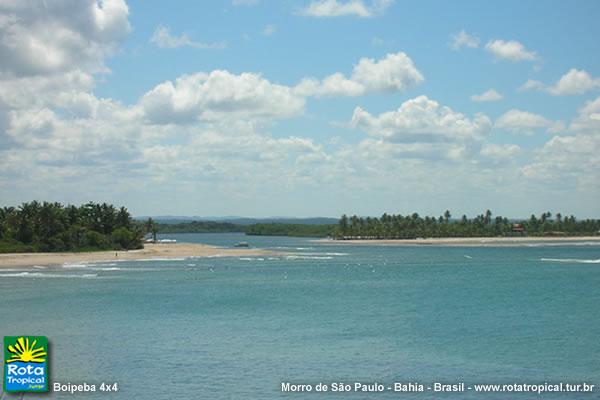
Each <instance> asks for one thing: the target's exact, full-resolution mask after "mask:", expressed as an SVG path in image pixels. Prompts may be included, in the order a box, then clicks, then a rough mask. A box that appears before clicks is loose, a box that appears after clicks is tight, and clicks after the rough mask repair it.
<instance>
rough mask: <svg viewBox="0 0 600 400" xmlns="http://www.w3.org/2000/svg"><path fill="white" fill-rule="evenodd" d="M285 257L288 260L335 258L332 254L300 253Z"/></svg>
mask: <svg viewBox="0 0 600 400" xmlns="http://www.w3.org/2000/svg"><path fill="white" fill-rule="evenodd" d="M285 258H286V259H287V260H332V259H333V257H332V256H300V255H294V256H286V257H285Z"/></svg>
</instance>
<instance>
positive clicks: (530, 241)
mask: <svg viewBox="0 0 600 400" xmlns="http://www.w3.org/2000/svg"><path fill="white" fill-rule="evenodd" d="M319 241H320V242H328V243H331V244H340V245H373V246H415V245H417V246H461V247H463V246H464V247H480V246H495V247H501V246H506V247H513V246H528V245H536V244H537V245H540V244H554V245H560V244H569V243H575V242H577V243H582V242H588V243H593V244H598V245H600V236H563V237H475V238H426V239H425V238H419V239H373V240H370V239H356V240H333V239H319Z"/></svg>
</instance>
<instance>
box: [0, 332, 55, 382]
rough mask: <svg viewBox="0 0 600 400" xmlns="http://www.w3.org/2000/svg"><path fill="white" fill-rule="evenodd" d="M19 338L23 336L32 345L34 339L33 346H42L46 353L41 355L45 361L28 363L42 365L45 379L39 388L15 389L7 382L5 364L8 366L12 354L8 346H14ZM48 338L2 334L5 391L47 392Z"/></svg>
mask: <svg viewBox="0 0 600 400" xmlns="http://www.w3.org/2000/svg"><path fill="white" fill-rule="evenodd" d="M20 338H23V339H25V340H27V339H29V344H30V345H32V344H33V342H34V341H36V343H35V348H36V349H37V348H42V349H43V351H44V352H45V353H46V355H45V356H44V357H43V358H44V359H45V362H43V363H34V362H32V363H28V364H31V365H33V366H41V365H43V366H44V372H45V374H44V375H45V379H44V382H45V384H44V387H43V388H39V389H37V388H36V389H30V390H27V389H17V390H13V389H11V385H10V384H8V379H7V378H8V377H7V368H8V367H7V366H8V364H9V363H8V360H9V359H10V358H11V357H12V356H13V355H14V354H13V353H11V352H10V351H8V346H13V347H15V346H16V344H17V340H19V339H20ZM48 356H49V354H48V338H47V337H46V336H25V335H23V336H4V363H3V367H4V382H3V386H4V387H3V390H4V391H5V392H47V391H48Z"/></svg>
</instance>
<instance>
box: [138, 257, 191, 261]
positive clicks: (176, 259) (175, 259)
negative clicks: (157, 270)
mask: <svg viewBox="0 0 600 400" xmlns="http://www.w3.org/2000/svg"><path fill="white" fill-rule="evenodd" d="M188 258H189V257H178V258H175V257H174V258H140V259H138V260H130V261H132V262H135V261H144V262H146V261H185V260H187V259H188Z"/></svg>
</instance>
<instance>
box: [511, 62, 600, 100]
mask: <svg viewBox="0 0 600 400" xmlns="http://www.w3.org/2000/svg"><path fill="white" fill-rule="evenodd" d="M599 88H600V78H594V77H592V76H591V75H590V74H589V73H588V72H587V71H585V70H578V69H576V68H571V69H570V70H569V71H568V72H567V73H565V74H564V75H563V76H561V77H560V79H559V80H558V81H557V82H555V83H554V84H553V85H544V84H543V83H542V82H539V81H534V80H528V81H527V82H525V83H524V84H523V85H521V87H520V88H519V90H520V91H526V90H541V91H545V92H548V93H550V94H552V95H554V96H568V95H578V94H584V93H587V92H589V91H592V90H596V89H599Z"/></svg>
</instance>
